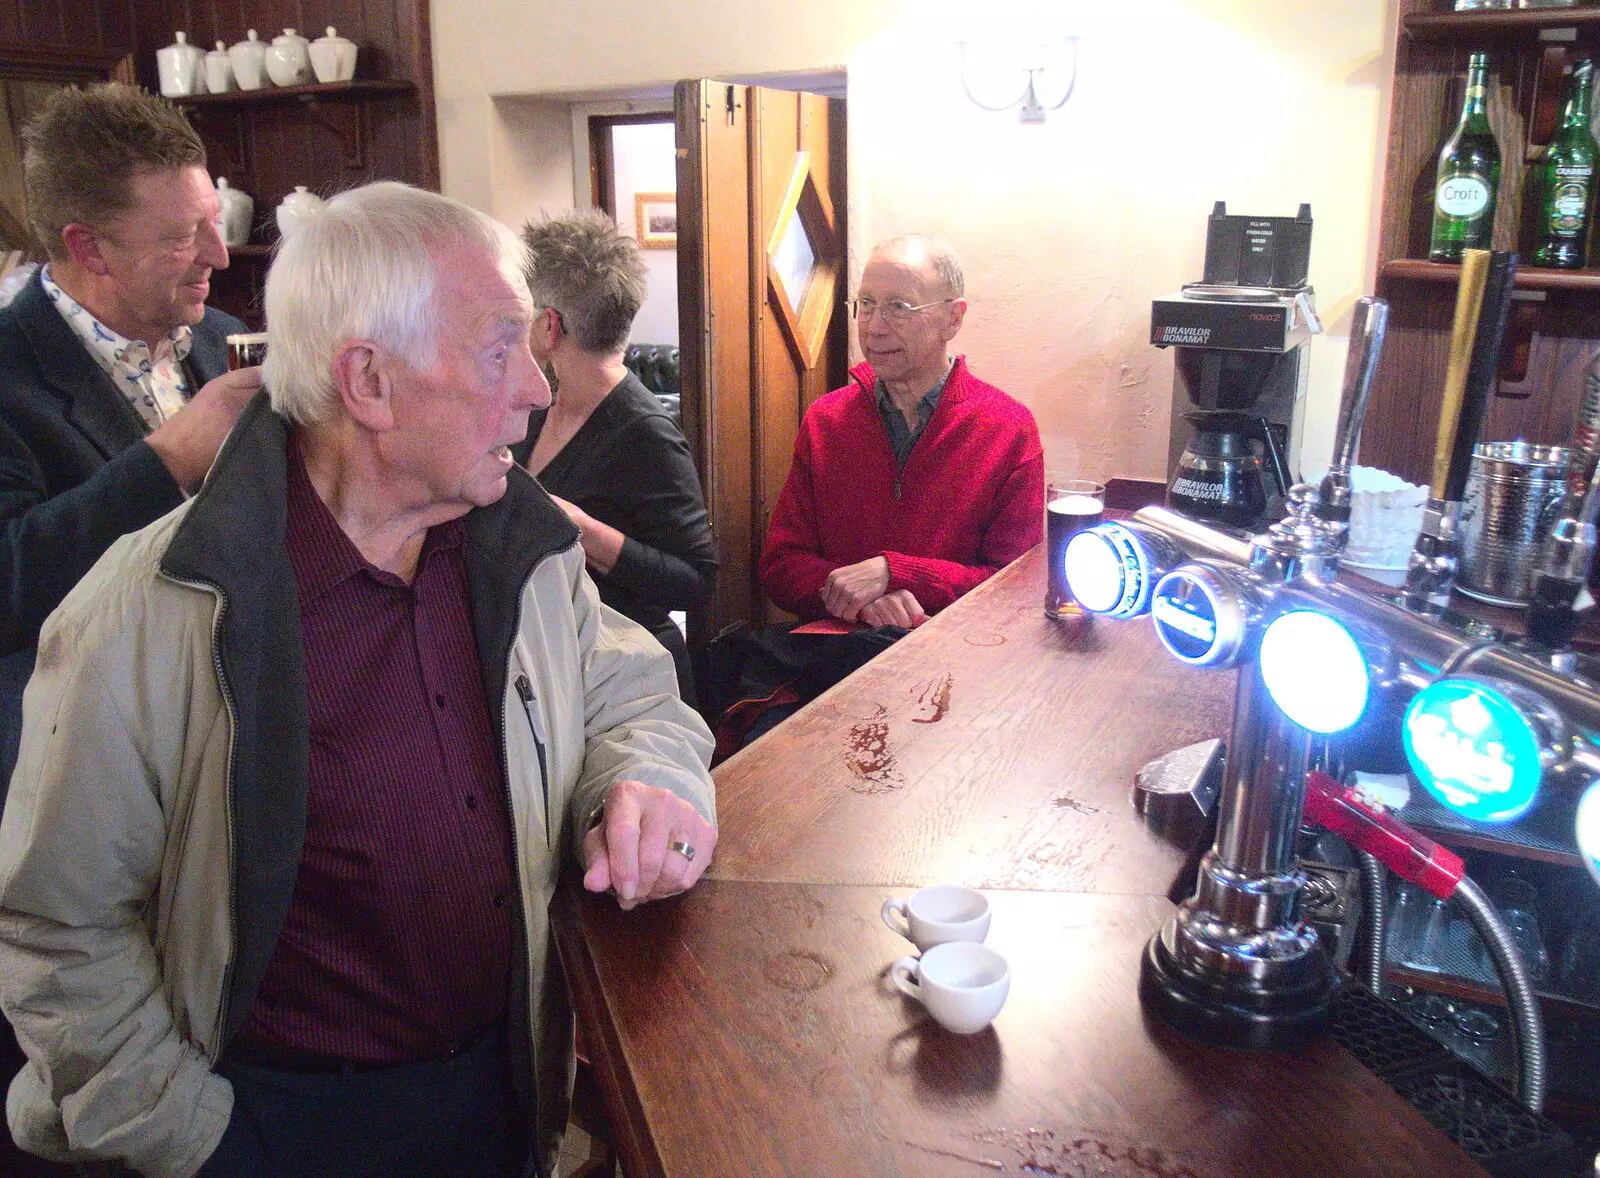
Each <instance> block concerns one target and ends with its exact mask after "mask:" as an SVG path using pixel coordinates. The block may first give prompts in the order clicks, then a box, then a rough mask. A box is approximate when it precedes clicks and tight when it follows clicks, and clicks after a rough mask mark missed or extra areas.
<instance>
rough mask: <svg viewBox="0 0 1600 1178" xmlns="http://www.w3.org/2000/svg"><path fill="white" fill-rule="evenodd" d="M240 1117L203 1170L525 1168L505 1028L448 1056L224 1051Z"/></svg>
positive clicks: (485, 1173)
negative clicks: (387, 1059)
mask: <svg viewBox="0 0 1600 1178" xmlns="http://www.w3.org/2000/svg"><path fill="white" fill-rule="evenodd" d="M218 1071H220V1072H221V1074H222V1075H224V1076H226V1077H227V1078H228V1079H229V1080H230V1081H231V1082H232V1084H233V1100H234V1104H233V1120H232V1121H230V1122H229V1124H228V1131H227V1133H226V1134H225V1135H224V1136H223V1138H222V1143H221V1144H220V1145H219V1146H218V1147H217V1150H216V1152H215V1153H213V1154H212V1155H211V1159H210V1160H209V1161H208V1162H207V1163H206V1164H205V1167H204V1168H203V1169H202V1170H201V1171H200V1173H201V1175H203V1176H205V1178H324V1176H325V1178H365V1176H368V1175H370V1176H372V1178H379V1176H382V1178H522V1176H523V1175H524V1174H527V1173H532V1171H531V1169H529V1162H528V1153H527V1149H526V1144H525V1139H524V1136H523V1135H522V1134H519V1133H517V1132H515V1130H514V1127H513V1124H512V1118H513V1103H514V1102H513V1097H512V1091H511V1076H510V1072H509V1067H508V1065H507V1062H506V1052H505V1042H504V1035H503V1033H493V1034H489V1035H485V1036H484V1037H483V1039H482V1041H480V1042H479V1043H477V1044H475V1045H474V1046H472V1047H469V1048H467V1049H465V1050H463V1051H461V1052H459V1053H458V1054H456V1055H453V1056H451V1057H449V1058H447V1059H439V1060H427V1061H424V1062H421V1063H412V1064H402V1065H400V1066H398V1067H393V1068H384V1069H381V1070H377V1071H346V1072H343V1073H339V1074H328V1075H320V1074H310V1075H308V1074H305V1073H299V1072H284V1071H276V1070H273V1069H269V1068H263V1067H256V1066H253V1065H249V1064H243V1063H229V1062H228V1061H227V1059H226V1058H224V1060H223V1062H222V1065H221V1067H220V1068H219V1069H218Z"/></svg>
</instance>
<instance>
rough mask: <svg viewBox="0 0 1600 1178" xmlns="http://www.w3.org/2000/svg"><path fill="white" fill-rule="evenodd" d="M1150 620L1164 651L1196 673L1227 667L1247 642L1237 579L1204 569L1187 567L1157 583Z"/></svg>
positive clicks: (1204, 567) (1205, 567)
mask: <svg viewBox="0 0 1600 1178" xmlns="http://www.w3.org/2000/svg"><path fill="white" fill-rule="evenodd" d="M1150 620H1151V621H1153V622H1154V623H1155V626H1156V636H1157V637H1158V638H1160V639H1161V645H1162V646H1165V647H1166V648H1167V652H1168V653H1169V654H1171V655H1172V657H1173V658H1175V659H1177V660H1178V661H1179V662H1184V663H1188V664H1189V665H1190V666H1192V667H1223V666H1227V665H1229V664H1230V663H1231V662H1232V661H1233V657H1234V656H1235V655H1236V654H1238V652H1239V647H1240V645H1241V644H1242V643H1243V640H1244V614H1243V607H1242V605H1241V603H1240V600H1239V594H1238V590H1237V589H1236V588H1235V587H1234V585H1233V582H1232V581H1231V579H1228V578H1225V577H1224V576H1223V575H1222V574H1221V573H1219V572H1218V571H1217V570H1216V569H1213V568H1211V567H1209V566H1208V565H1204V564H1186V565H1182V566H1180V567H1179V568H1175V569H1173V570H1172V571H1171V572H1170V573H1168V574H1167V575H1166V576H1164V577H1162V578H1161V580H1159V581H1157V582H1156V587H1155V591H1154V592H1153V593H1152V594H1151V596H1150Z"/></svg>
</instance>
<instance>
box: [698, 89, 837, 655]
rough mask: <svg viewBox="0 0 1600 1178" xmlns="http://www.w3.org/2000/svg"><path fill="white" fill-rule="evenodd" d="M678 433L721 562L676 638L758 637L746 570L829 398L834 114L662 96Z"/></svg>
mask: <svg viewBox="0 0 1600 1178" xmlns="http://www.w3.org/2000/svg"><path fill="white" fill-rule="evenodd" d="M674 105H675V117H676V119H677V142H678V322H679V325H680V329H679V345H680V348H681V354H682V372H683V427H684V433H685V434H686V435H688V439H689V444H690V446H691V447H692V448H693V449H694V454H695V461H696V463H697V464H698V465H699V468H700V477H701V480H702V482H703V484H704V486H705V493H706V507H707V509H708V510H709V512H710V514H711V526H712V528H713V530H714V531H715V533H716V537H717V549H718V552H719V555H720V556H721V560H722V569H721V573H720V574H719V576H718V579H717V592H716V596H715V598H714V601H713V603H712V607H711V609H710V610H709V611H707V612H706V615H705V616H704V617H702V618H700V619H697V620H696V622H695V623H693V624H692V625H691V630H692V633H691V639H695V640H700V641H703V640H704V639H705V638H706V637H708V636H709V635H713V634H716V633H717V632H719V631H720V630H722V629H723V628H724V627H725V626H727V625H728V624H729V623H732V622H736V621H762V620H765V618H766V616H767V606H766V603H765V598H764V597H763V595H762V593H761V587H760V584H759V582H758V580H757V575H756V568H757V561H758V559H759V557H760V554H761V546H762V544H763V542H764V541H765V539H766V527H767V520H768V518H769V517H770V516H771V514H772V508H773V505H774V504H775V503H776V502H777V498H778V493H779V491H781V490H782V489H783V481H784V478H785V477H786V476H787V475H788V472H789V459H790V456H791V454H792V452H793V449H794V439H795V434H796V432H797V431H798V429H799V425H800V415H801V414H802V413H804V412H805V410H806V407H807V406H809V405H810V404H811V402H813V401H815V400H816V399H817V398H818V397H820V396H821V395H822V394H823V393H825V392H827V391H828V390H829V389H831V388H836V387H838V386H839V385H841V384H843V383H844V380H845V375H846V372H845V370H846V368H847V365H848V339H847V335H846V330H847V323H846V316H845V308H844V291H845V281H846V274H845V269H846V268H845V264H844V258H845V240H846V239H845V223H844V205H845V200H844V194H845V175H844V160H845V151H844V103H843V102H842V101H840V100H838V99H833V98H827V97H824V96H823V95H820V94H808V93H803V92H800V91H794V90H770V89H767V88H765V87H761V86H746V85H740V84H736V83H729V82H714V81H707V80H690V81H684V82H679V83H678V85H677V88H676V90H675V104H674Z"/></svg>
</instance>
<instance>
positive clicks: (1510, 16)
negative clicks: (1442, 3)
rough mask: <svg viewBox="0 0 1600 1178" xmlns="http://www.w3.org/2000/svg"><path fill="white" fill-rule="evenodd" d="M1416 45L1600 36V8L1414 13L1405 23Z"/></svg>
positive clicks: (1408, 33) (1407, 33) (1408, 34)
mask: <svg viewBox="0 0 1600 1178" xmlns="http://www.w3.org/2000/svg"><path fill="white" fill-rule="evenodd" d="M1403 25H1404V28H1405V31H1406V35H1407V36H1409V37H1410V38H1411V39H1412V40H1413V41H1481V40H1485V39H1489V38H1494V39H1499V40H1503V39H1505V38H1526V39H1529V40H1531V39H1533V38H1534V37H1537V36H1538V35H1539V33H1540V32H1541V31H1542V30H1544V29H1579V30H1581V31H1582V32H1585V33H1588V34H1590V35H1600V7H1585V8H1528V9H1517V10H1499V11H1493V12H1483V11H1479V12H1413V13H1411V14H1410V15H1409V16H1407V17H1406V18H1405V20H1404V22H1403Z"/></svg>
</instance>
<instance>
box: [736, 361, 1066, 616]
mask: <svg viewBox="0 0 1600 1178" xmlns="http://www.w3.org/2000/svg"><path fill="white" fill-rule="evenodd" d="M850 375H851V376H852V377H854V378H855V381H854V383H852V384H847V385H845V386H844V387H843V388H840V389H835V390H834V391H833V392H831V393H829V394H828V395H827V396H825V397H822V398H821V399H820V400H818V401H817V402H816V404H814V405H812V406H811V408H810V409H808V410H806V415H805V418H804V420H802V421H801V423H800V434H799V436H798V437H797V438H796V439H795V443H794V462H793V464H792V465H791V466H790V467H789V478H788V481H787V482H785V483H784V485H783V494H781V495H780V496H779V497H778V504H777V507H776V508H774V510H773V512H772V519H771V521H770V522H769V523H768V525H767V543H766V548H765V550H764V551H763V552H762V554H761V584H762V587H763V588H764V589H765V590H766V592H767V596H768V597H770V598H771V599H772V600H773V601H774V602H775V603H776V604H777V605H779V606H781V607H782V608H783V609H786V610H788V611H790V612H791V613H794V614H798V615H799V616H800V617H802V618H807V619H811V618H821V617H826V616H827V610H826V609H824V608H823V605H822V596H821V590H822V584H823V582H824V581H825V580H826V579H827V576H828V574H829V573H830V572H832V571H833V570H834V569H836V568H838V567H840V566H841V565H847V564H855V563H856V562H858V561H862V560H866V559H867V558H868V557H873V556H883V557H886V558H887V559H888V561H889V588H890V589H891V590H894V589H909V590H910V591H911V592H912V594H913V595H914V596H915V597H916V599H917V601H918V602H919V603H920V604H921V606H922V608H923V609H924V610H926V611H927V612H928V613H930V614H934V613H938V612H939V611H940V610H941V609H943V608H944V607H945V606H947V605H949V604H950V603H951V602H953V601H954V600H955V599H956V598H958V597H960V596H961V595H962V594H963V593H965V592H967V591H968V590H969V589H972V588H973V587H974V586H976V585H978V584H979V583H980V582H982V581H983V580H985V579H986V578H987V577H989V576H991V575H992V574H994V573H995V572H997V571H998V570H999V569H1001V568H1003V567H1004V566H1005V565H1007V564H1009V563H1010V562H1011V561H1013V560H1015V559H1016V558H1017V557H1019V556H1021V555H1022V554H1023V553H1024V552H1026V551H1027V550H1028V549H1029V548H1032V547H1033V546H1034V545H1035V544H1037V543H1038V542H1039V538H1040V534H1041V532H1042V530H1043V518H1044V451H1043V449H1042V448H1041V447H1040V445H1039V429H1038V427H1037V426H1036V425H1035V424H1034V421H1033V414H1031V413H1029V412H1028V410H1027V407H1026V406H1024V405H1022V404H1020V403H1018V402H1017V401H1015V400H1013V399H1012V398H1010V397H1008V396H1007V395H1006V394H1005V393H1003V392H1001V391H1000V390H999V389H997V388H995V387H994V386H993V385H990V384H985V383H984V382H983V381H981V380H979V379H977V378H976V377H974V376H973V375H972V374H971V373H970V372H968V371H967V362H966V358H965V357H961V358H958V359H957V360H956V362H955V367H954V368H952V369H951V372H950V377H949V379H948V380H947V381H946V382H945V386H944V395H943V396H942V397H940V399H939V406H938V408H937V409H935V410H934V412H933V416H932V417H931V418H929V420H928V425H927V428H926V429H925V430H924V431H923V433H922V436H921V437H920V438H918V439H917V444H916V445H915V446H914V447H912V450H911V454H910V456H909V457H908V458H907V459H906V464H905V466H904V467H903V468H901V469H900V470H898V471H897V470H896V469H895V464H894V452H893V451H892V450H891V449H890V448H889V435H888V431H887V430H885V429H884V426H883V419H882V418H881V417H879V416H878V406H877V400H876V397H875V394H874V391H873V390H874V388H875V387H876V383H877V381H876V378H875V377H874V375H873V372H872V368H871V366H870V365H867V364H860V365H857V366H856V367H855V368H853V369H851V372H850Z"/></svg>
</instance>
